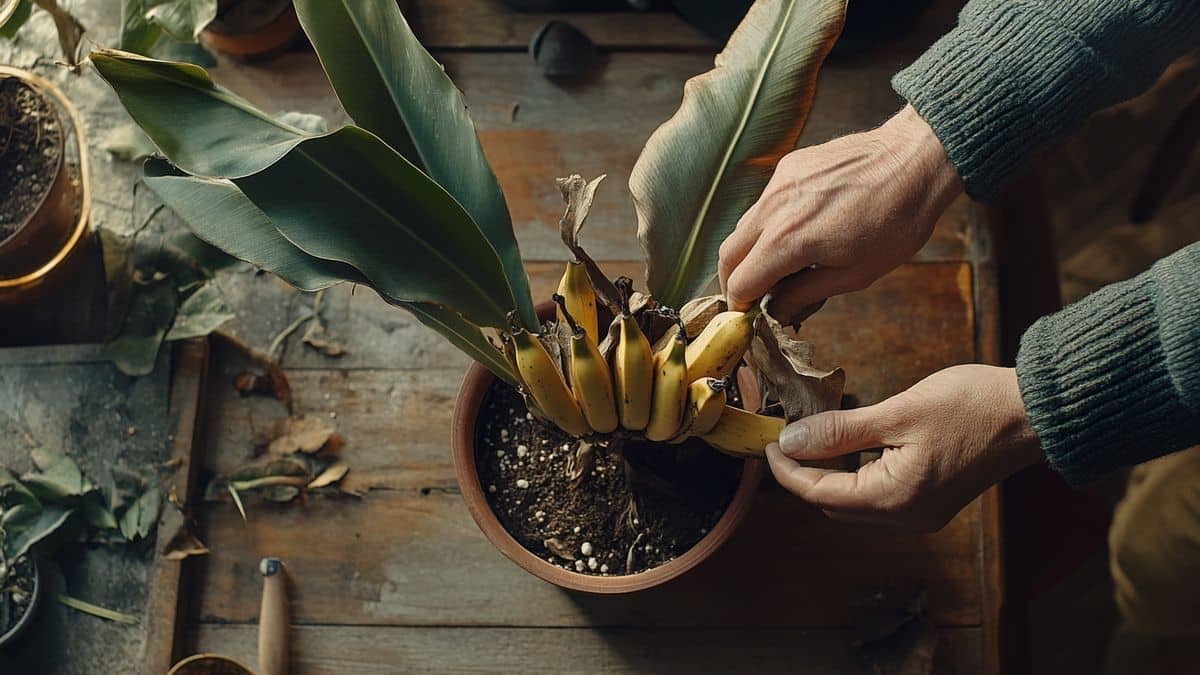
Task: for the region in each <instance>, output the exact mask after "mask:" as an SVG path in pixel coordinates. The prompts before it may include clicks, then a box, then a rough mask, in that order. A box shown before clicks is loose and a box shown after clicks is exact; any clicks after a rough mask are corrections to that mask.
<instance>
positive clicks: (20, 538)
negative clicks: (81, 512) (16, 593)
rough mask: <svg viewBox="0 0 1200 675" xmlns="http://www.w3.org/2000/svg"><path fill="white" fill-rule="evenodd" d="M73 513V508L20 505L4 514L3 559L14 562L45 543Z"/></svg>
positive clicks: (53, 505)
mask: <svg viewBox="0 0 1200 675" xmlns="http://www.w3.org/2000/svg"><path fill="white" fill-rule="evenodd" d="M74 513H75V509H74V508H68V507H65V506H61V505H58V504H51V505H48V506H46V507H45V508H33V507H29V506H25V505H22V506H20V507H17V508H15V509H13V510H12V511H10V512H9V513H6V514H5V516H6V517H5V519H4V533H5V537H4V557H5V558H7V559H8V560H10V561H11V560H16V559H17V558H20V557H21V556H23V555H25V554H26V553H28V552H29V550H30V549H31V548H33V547H34V546H36V545H37V544H39V543H41V542H43V541H45V540H46V539H48V538H49V537H50V535H52V534H54V533H55V532H56V531H57V530H58V529H59V528H60V527H62V526H63V525H64V524H65V523H66V522H67V520H68V519H69V518H70V517H71V516H72V514H74Z"/></svg>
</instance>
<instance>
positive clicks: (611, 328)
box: [599, 316, 621, 359]
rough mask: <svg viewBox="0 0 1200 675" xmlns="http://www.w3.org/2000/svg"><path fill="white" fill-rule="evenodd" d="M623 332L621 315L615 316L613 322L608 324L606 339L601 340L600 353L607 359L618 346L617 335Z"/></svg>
mask: <svg viewBox="0 0 1200 675" xmlns="http://www.w3.org/2000/svg"><path fill="white" fill-rule="evenodd" d="M620 332H621V317H619V316H617V317H614V318H613V320H612V323H610V324H608V332H607V333H606V334H605V336H604V339H603V340H601V341H600V345H599V349H600V355H601V356H603V357H604V358H605V359H608V358H609V357H610V356H612V350H613V349H615V348H616V346H617V336H618V335H619V334H620Z"/></svg>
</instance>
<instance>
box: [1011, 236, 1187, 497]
mask: <svg viewBox="0 0 1200 675" xmlns="http://www.w3.org/2000/svg"><path fill="white" fill-rule="evenodd" d="M1017 378H1018V381H1019V383H1020V388H1021V397H1022V399H1023V400H1024V402H1025V408H1026V411H1027V412H1028V414H1029V418H1030V421H1031V422H1032V424H1033V428H1034V431H1035V432H1036V433H1037V435H1038V438H1039V440H1040V441H1041V443H1042V448H1043V450H1045V452H1046V457H1047V459H1048V460H1049V462H1050V465H1051V466H1052V467H1053V468H1054V469H1055V470H1056V471H1058V472H1059V473H1060V474H1062V476H1063V477H1064V478H1065V479H1066V480H1067V482H1069V483H1071V484H1073V485H1083V484H1087V483H1090V482H1092V481H1094V480H1096V479H1098V478H1100V477H1101V476H1103V475H1104V474H1106V473H1108V472H1110V471H1112V470H1114V469H1117V468H1119V467H1122V466H1129V465H1132V464H1137V463H1140V462H1143V461H1146V460H1148V459H1152V458H1154V457H1158V456H1160V455H1164V454H1167V453H1168V452H1174V451H1176V450H1181V449H1183V448H1186V447H1188V446H1190V445H1193V444H1196V443H1198V442H1200V244H1193V245H1192V246H1189V247H1188V248H1186V249H1184V250H1182V251H1180V252H1178V253H1176V254H1175V255H1173V256H1171V257H1169V258H1166V259H1164V260H1161V261H1159V262H1158V263H1157V264H1155V266H1154V267H1152V268H1151V269H1150V270H1149V271H1147V272H1146V273H1144V274H1142V275H1140V276H1138V277H1135V278H1134V279H1131V280H1129V281H1126V282H1123V283H1119V284H1113V285H1112V286H1108V287H1106V288H1104V289H1101V290H1100V291H1098V292H1096V293H1093V294H1092V295H1090V296H1088V297H1087V298H1085V299H1084V300H1082V301H1081V302H1078V303H1076V304H1074V305H1071V306H1069V307H1067V308H1066V309H1064V310H1062V311H1061V312H1058V313H1057V314H1053V315H1051V316H1047V317H1043V318H1042V319H1039V320H1038V321H1037V322H1036V323H1035V324H1034V325H1033V326H1032V327H1031V328H1030V329H1029V330H1028V331H1026V333H1025V335H1024V336H1022V338H1021V349H1020V353H1019V354H1018V356H1017Z"/></svg>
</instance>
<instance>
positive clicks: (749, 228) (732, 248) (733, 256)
mask: <svg viewBox="0 0 1200 675" xmlns="http://www.w3.org/2000/svg"><path fill="white" fill-rule="evenodd" d="M758 212H759V209H758V204H755V205H754V206H751V207H750V208H749V209H748V210H747V211H746V212H745V213H744V214H742V217H741V219H739V220H738V223H737V227H735V228H734V230H733V232H732V233H730V235H729V236H728V237H726V238H725V241H723V242H721V250H720V258H719V260H718V261H717V278H718V279H720V281H721V294H722V295H727V293H726V291H727V287H728V282H729V275H730V274H731V273H732V272H733V270H735V269H737V266H738V265H740V264H741V262H742V260H743V259H745V257H746V254H747V253H749V252H750V249H751V248H753V247H754V243H755V242H756V241H758V237H759V235H760V234H762V220H761V219H759V218H758Z"/></svg>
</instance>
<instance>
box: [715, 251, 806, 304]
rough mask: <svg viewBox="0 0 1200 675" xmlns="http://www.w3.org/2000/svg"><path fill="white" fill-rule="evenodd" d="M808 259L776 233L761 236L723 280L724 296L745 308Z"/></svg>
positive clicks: (799, 267)
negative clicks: (784, 243)
mask: <svg viewBox="0 0 1200 675" xmlns="http://www.w3.org/2000/svg"><path fill="white" fill-rule="evenodd" d="M810 263H811V261H810V260H809V259H808V258H805V257H801V256H799V255H797V254H796V252H795V251H794V250H793V249H792V247H784V246H780V245H779V242H778V240H777V239H776V238H775V237H767V236H760V237H759V238H758V239H757V240H756V241H755V242H754V246H752V247H751V249H750V252H749V253H747V254H746V256H745V258H743V259H742V260H741V262H739V263H738V264H737V265H736V266H735V267H734V268H733V270H732V271H731V272H730V273H729V277H728V278H727V279H726V281H725V300H726V301H727V302H729V307H730V309H738V310H745V309H747V308H749V307H750V306H751V305H753V304H754V303H755V302H757V301H758V299H759V298H761V297H762V296H764V295H766V294H767V291H769V290H771V288H772V287H774V286H775V284H776V283H778V282H779V281H780V280H781V279H783V278H785V277H788V276H790V275H792V274H795V273H796V272H799V271H800V270H802V269H804V268H806V267H808V266H809V264H810Z"/></svg>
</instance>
